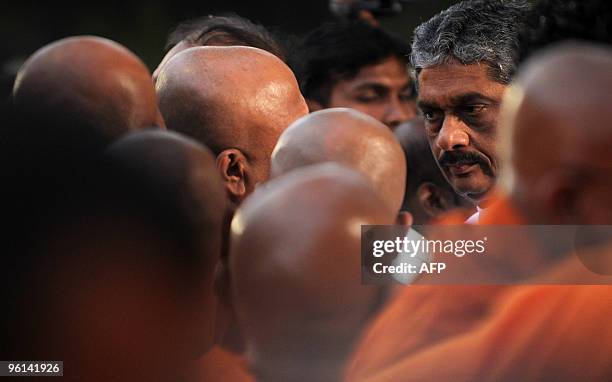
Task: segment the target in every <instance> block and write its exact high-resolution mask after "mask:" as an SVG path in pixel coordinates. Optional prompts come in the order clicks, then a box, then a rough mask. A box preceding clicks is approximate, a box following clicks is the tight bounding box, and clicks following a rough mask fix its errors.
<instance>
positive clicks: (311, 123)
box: [271, 108, 406, 212]
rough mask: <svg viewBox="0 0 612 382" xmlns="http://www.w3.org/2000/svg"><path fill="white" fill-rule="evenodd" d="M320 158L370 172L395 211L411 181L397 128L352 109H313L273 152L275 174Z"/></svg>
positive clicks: (272, 170) (292, 127) (385, 199)
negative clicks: (397, 137)
mask: <svg viewBox="0 0 612 382" xmlns="http://www.w3.org/2000/svg"><path fill="white" fill-rule="evenodd" d="M321 162H338V163H341V164H343V165H345V166H348V167H350V168H352V169H354V170H357V171H359V172H361V173H362V174H363V175H365V176H366V178H368V179H369V180H370V182H371V183H372V185H373V186H374V189H375V190H376V191H377V192H378V194H379V196H380V197H381V198H382V199H383V200H384V201H385V203H387V205H388V207H389V208H391V209H393V211H396V212H397V211H399V209H400V206H401V204H402V200H403V198H404V188H405V185H406V161H405V158H404V153H403V151H402V148H401V146H400V145H399V143H398V142H397V140H396V139H395V137H394V136H393V133H392V132H391V131H390V130H389V129H388V128H387V127H386V126H385V125H384V124H382V123H381V122H379V121H378V120H376V119H374V118H372V117H370V116H368V115H366V114H363V113H361V112H358V111H356V110H352V109H346V108H334V109H325V110H321V111H317V112H314V113H312V114H309V115H307V116H306V117H304V118H302V119H300V120H298V121H296V122H295V123H294V124H293V125H291V127H290V128H289V129H287V130H286V131H285V132H284V133H283V134H282V135H281V137H280V139H279V141H278V143H277V145H276V148H275V149H274V152H273V154H272V169H271V175H272V177H276V176H279V175H281V174H284V173H286V172H288V171H291V170H293V169H295V168H298V167H302V166H306V165H310V164H314V163H321Z"/></svg>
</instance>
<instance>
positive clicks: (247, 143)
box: [157, 47, 308, 204]
mask: <svg viewBox="0 0 612 382" xmlns="http://www.w3.org/2000/svg"><path fill="white" fill-rule="evenodd" d="M157 92H158V95H159V98H160V109H161V112H162V114H163V115H164V118H165V120H166V124H167V126H168V128H169V129H173V130H177V131H179V132H181V133H184V134H186V135H188V136H191V137H193V138H194V139H196V140H198V141H199V142H201V143H203V144H205V145H206V146H208V147H210V148H211V149H212V151H213V152H214V154H215V155H216V156H217V167H218V169H219V171H220V172H221V176H222V178H223V179H224V181H225V185H226V190H227V192H228V195H229V197H230V200H231V201H232V202H234V203H235V204H239V203H240V202H241V201H242V200H243V199H244V198H245V197H246V196H247V195H248V194H249V193H250V192H252V191H253V189H254V188H255V185H256V184H257V183H260V182H263V181H265V180H267V179H268V176H269V167H270V154H271V153H272V149H273V148H274V145H275V144H276V141H277V139H278V137H279V135H280V134H281V133H282V131H283V130H285V129H286V128H287V127H288V126H289V125H290V124H291V123H292V122H293V121H295V120H296V119H298V118H299V117H301V116H303V115H305V114H306V113H307V112H308V108H307V106H306V103H305V101H304V98H303V97H302V95H301V94H300V91H299V87H298V85H297V81H296V79H295V76H294V75H293V73H292V72H291V70H290V69H289V67H287V66H286V65H285V64H284V63H283V62H282V61H281V60H280V59H278V58H277V57H275V56H274V55H272V54H270V53H268V52H265V51H263V50H260V49H257V48H250V47H196V48H191V49H188V50H185V51H184V52H181V53H179V54H177V55H176V56H175V57H173V58H172V59H171V60H170V61H168V63H167V64H166V65H165V66H164V68H163V70H162V71H161V73H160V75H159V77H158V82H157Z"/></svg>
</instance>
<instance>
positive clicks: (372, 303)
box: [230, 163, 395, 381]
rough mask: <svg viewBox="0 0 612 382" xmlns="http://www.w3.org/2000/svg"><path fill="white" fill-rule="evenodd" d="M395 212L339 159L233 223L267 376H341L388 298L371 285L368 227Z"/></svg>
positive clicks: (253, 345) (240, 307)
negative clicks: (366, 274) (366, 263)
mask: <svg viewBox="0 0 612 382" xmlns="http://www.w3.org/2000/svg"><path fill="white" fill-rule="evenodd" d="M394 218H395V214H394V213H393V212H392V211H391V210H390V209H389V208H388V207H387V206H386V205H385V203H384V202H383V201H382V200H381V199H380V198H379V197H378V195H377V194H376V193H375V192H374V190H372V187H371V185H370V184H369V182H368V181H367V179H365V177H363V176H362V175H361V174H359V173H358V172H355V171H353V170H350V169H348V168H346V167H343V166H340V165H338V164H335V163H325V164H318V165H313V166H307V167H304V168H300V169H297V170H295V171H292V172H291V173H289V174H286V175H284V176H282V177H279V178H277V179H273V180H272V181H270V182H269V183H267V184H266V185H265V186H263V187H262V188H261V189H258V190H257V191H256V192H255V193H254V194H253V195H252V196H251V197H250V198H249V199H247V201H246V202H245V203H244V204H243V205H242V206H241V207H240V209H239V210H238V212H237V214H236V216H235V218H234V220H233V222H232V233H231V235H232V246H231V251H232V252H231V255H230V263H231V272H232V274H234V275H235V277H234V278H233V283H232V294H233V298H234V301H235V306H236V310H237V313H238V317H239V322H240V325H241V327H242V328H243V331H244V334H245V337H246V339H247V354H248V357H249V362H250V363H251V366H252V367H253V369H254V371H255V373H256V374H257V375H258V376H259V377H260V378H262V380H285V381H297V380H317V381H328V380H338V378H339V372H340V369H341V367H342V365H343V362H344V361H345V360H346V357H347V356H348V353H349V352H350V351H351V349H352V345H353V341H354V340H355V337H356V336H357V335H358V333H359V332H360V330H361V328H362V327H363V325H365V323H366V322H367V321H368V318H369V317H370V314H372V313H373V310H374V309H375V307H376V306H377V303H378V302H379V300H380V297H381V291H382V289H381V287H379V286H365V285H362V284H361V260H360V259H361V257H360V242H361V239H360V237H361V225H362V224H392V223H393V221H394Z"/></svg>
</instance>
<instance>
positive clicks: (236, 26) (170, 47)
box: [153, 15, 285, 81]
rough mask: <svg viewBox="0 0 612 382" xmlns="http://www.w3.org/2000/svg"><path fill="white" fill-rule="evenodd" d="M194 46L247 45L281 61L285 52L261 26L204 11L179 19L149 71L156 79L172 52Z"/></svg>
mask: <svg viewBox="0 0 612 382" xmlns="http://www.w3.org/2000/svg"><path fill="white" fill-rule="evenodd" d="M196 46H251V47H253V48H259V49H262V50H265V51H268V52H270V53H272V54H273V55H275V56H276V57H278V58H280V59H281V60H283V61H285V53H284V52H283V49H282V47H281V45H280V44H279V43H278V41H276V39H275V37H274V36H273V35H272V33H270V32H269V31H268V30H267V29H266V28H265V27H264V26H262V25H259V24H255V23H253V22H252V21H250V20H248V19H245V18H244V17H240V16H238V15H225V16H213V15H208V16H204V17H200V18H197V19H193V20H187V21H184V22H182V23H180V24H179V25H178V26H177V27H176V29H175V30H174V31H173V32H172V33H170V35H169V36H168V42H167V44H166V50H167V53H166V55H165V56H164V58H163V59H162V61H161V62H160V64H159V65H158V66H157V68H156V69H155V71H154V72H153V80H154V81H157V77H158V76H159V72H160V71H161V69H162V67H163V66H164V65H165V64H166V63H167V62H168V61H169V60H170V59H171V58H172V57H174V56H175V55H176V54H178V53H179V52H182V51H183V50H185V49H189V48H193V47H196Z"/></svg>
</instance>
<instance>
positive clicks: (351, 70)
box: [289, 21, 410, 106]
mask: <svg viewBox="0 0 612 382" xmlns="http://www.w3.org/2000/svg"><path fill="white" fill-rule="evenodd" d="M409 54H410V46H409V45H408V44H407V43H405V42H404V41H403V40H402V39H401V38H399V37H397V36H394V35H392V34H390V33H388V32H386V31H385V30H383V29H381V28H379V27H375V26H372V25H370V24H368V23H366V22H364V21H342V22H335V23H326V24H323V25H322V26H320V27H319V28H317V29H315V30H313V31H312V32H310V33H308V34H307V35H305V36H304V37H303V38H302V39H301V40H300V41H299V42H298V43H297V44H296V46H295V47H294V49H293V50H292V52H291V53H290V55H289V66H291V68H292V69H293V71H294V72H295V75H296V77H297V79H298V82H299V85H300V89H301V91H302V94H303V95H304V97H306V98H309V99H312V100H314V101H317V102H319V103H320V104H321V105H323V106H327V105H328V104H329V97H330V95H331V89H332V88H333V86H334V85H335V84H336V83H337V82H338V81H339V80H343V79H351V78H353V77H354V76H356V75H357V73H358V72H359V70H360V69H361V68H363V67H364V66H370V65H376V64H378V63H380V62H381V61H383V60H385V59H387V58H389V57H396V58H398V59H399V60H400V61H402V62H405V63H406V65H407V64H408V60H409V58H408V57H409Z"/></svg>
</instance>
